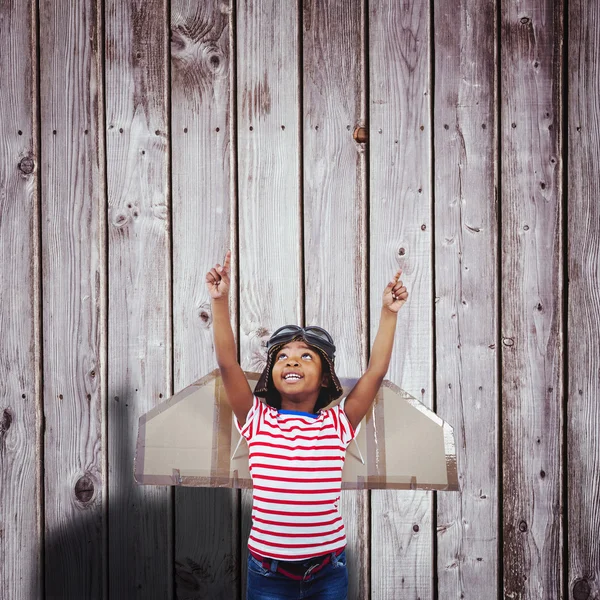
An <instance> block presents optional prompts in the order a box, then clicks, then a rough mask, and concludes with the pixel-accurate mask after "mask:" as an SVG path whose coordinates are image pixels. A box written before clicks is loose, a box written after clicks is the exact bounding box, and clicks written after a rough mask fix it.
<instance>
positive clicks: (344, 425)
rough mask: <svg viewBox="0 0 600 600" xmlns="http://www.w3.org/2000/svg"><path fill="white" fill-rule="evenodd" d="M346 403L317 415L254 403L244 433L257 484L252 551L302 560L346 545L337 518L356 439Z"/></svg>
mask: <svg viewBox="0 0 600 600" xmlns="http://www.w3.org/2000/svg"><path fill="white" fill-rule="evenodd" d="M344 401H345V398H344V400H342V402H340V404H338V405H337V406H334V407H332V408H328V409H326V410H321V411H320V412H319V414H317V415H312V414H310V413H305V412H299V411H293V410H277V409H275V408H272V407H271V406H268V405H267V404H265V403H264V402H262V401H261V400H260V399H259V398H257V397H256V396H254V402H253V404H252V408H251V409H250V412H249V413H248V416H247V418H246V422H245V423H244V426H243V427H240V423H239V421H238V420H237V419H235V423H236V426H237V428H238V430H239V432H240V433H241V434H242V435H243V436H244V438H246V440H247V441H248V449H249V465H250V475H251V477H252V484H253V496H252V500H253V501H252V529H251V531H250V538H249V540H248V548H249V549H250V550H251V551H252V552H254V553H256V554H259V555H260V556H264V557H268V558H276V559H279V560H304V559H306V558H311V557H313V556H319V555H320V554H326V553H327V552H332V551H334V550H337V549H339V548H343V547H344V546H345V545H346V532H345V529H344V523H343V521H342V516H341V514H340V511H339V501H340V492H341V487H342V469H343V466H344V459H345V458H346V448H347V446H348V444H349V443H350V442H351V441H352V439H353V438H354V437H355V436H356V434H357V433H358V430H359V429H360V425H359V426H358V428H357V429H356V431H354V429H353V428H352V425H351V424H350V421H349V420H348V417H347V416H346V413H345V412H344V410H343V403H344Z"/></svg>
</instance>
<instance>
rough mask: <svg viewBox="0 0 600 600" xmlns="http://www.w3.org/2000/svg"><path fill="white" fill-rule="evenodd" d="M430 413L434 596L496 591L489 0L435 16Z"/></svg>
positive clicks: (465, 2) (493, 110) (493, 113)
mask: <svg viewBox="0 0 600 600" xmlns="http://www.w3.org/2000/svg"><path fill="white" fill-rule="evenodd" d="M434 18H435V22H434V31H435V40H434V43H435V98H434V111H433V115H434V117H433V119H434V123H433V126H434V130H433V133H434V135H433V139H434V165H435V184H434V185H435V187H434V192H435V194H434V195H435V224H436V225H435V273H436V274H435V315H436V319H435V340H436V344H435V355H436V383H437V411H436V412H437V414H438V415H439V416H440V417H442V418H443V419H444V420H446V421H447V422H448V423H451V424H452V425H453V426H454V433H455V436H456V448H457V464H458V474H459V478H460V479H459V481H460V487H461V492H460V493H458V494H452V493H440V494H438V495H437V498H438V511H437V517H438V519H437V520H438V524H437V534H438V537H437V542H438V543H437V557H436V560H437V575H438V586H437V596H438V597H439V598H465V599H472V600H475V599H477V600H479V599H480V598H496V597H497V596H498V591H497V590H498V502H499V499H498V486H499V482H498V476H499V474H498V447H497V446H498V443H497V439H496V436H495V435H492V433H493V432H496V431H497V428H498V420H497V416H496V415H497V412H498V404H499V398H498V373H497V360H498V353H499V350H498V347H497V338H498V320H497V317H496V314H497V308H498V298H497V284H498V272H497V243H498V224H497V218H498V215H497V202H496V186H497V181H496V173H495V161H496V157H497V152H496V136H497V131H496V118H497V109H498V108H497V107H498V105H497V98H496V60H495V59H496V56H495V54H496V50H495V49H496V4H495V2H493V1H487V2H474V1H472V0H462V1H461V2H460V3H459V4H457V5H450V4H447V5H443V6H442V5H440V9H439V10H436V11H435V13H434Z"/></svg>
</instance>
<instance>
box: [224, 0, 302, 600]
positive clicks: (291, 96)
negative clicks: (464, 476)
mask: <svg viewBox="0 0 600 600" xmlns="http://www.w3.org/2000/svg"><path fill="white" fill-rule="evenodd" d="M298 13H299V11H298V6H297V4H296V3H295V2H292V1H291V0H284V1H278V0H266V1H265V2H260V3H256V2H254V1H252V0H248V1H246V0H240V2H238V11H237V18H236V20H237V117H238V177H239V180H238V186H239V215H240V220H239V257H240V263H239V273H240V275H239V290H240V303H239V310H240V338H239V339H240V350H241V356H240V362H241V365H242V368H243V369H245V370H248V371H260V370H262V368H264V359H265V357H266V356H265V348H264V347H263V345H262V344H264V343H265V341H266V339H268V337H269V335H270V334H271V333H272V332H273V331H274V330H275V329H276V328H278V327H280V326H281V325H285V324H287V323H301V322H302V319H303V311H304V299H303V291H304V290H303V268H302V237H301V202H300V125H299V123H300V65H299V46H298V38H299V31H301V29H299V28H300V27H301V24H300V23H299V22H298V16H299V15H298ZM265 338H266V339H265ZM251 505H252V494H251V492H250V491H248V490H244V491H242V529H241V546H242V552H241V556H242V558H241V566H242V571H241V577H242V598H244V597H245V594H246V564H247V562H246V561H247V541H248V534H249V532H250V525H251V523H250V517H251Z"/></svg>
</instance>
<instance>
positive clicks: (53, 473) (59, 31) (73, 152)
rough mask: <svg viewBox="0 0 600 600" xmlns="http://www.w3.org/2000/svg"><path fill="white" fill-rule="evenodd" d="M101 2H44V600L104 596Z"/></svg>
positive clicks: (41, 37)
mask: <svg viewBox="0 0 600 600" xmlns="http://www.w3.org/2000/svg"><path fill="white" fill-rule="evenodd" d="M101 6H102V3H100V2H96V1H95V0H82V1H81V2H77V3H76V4H66V3H55V2H49V1H46V0H44V1H42V2H40V3H39V9H40V19H39V28H40V30H39V44H40V97H41V98H42V99H43V101H42V103H41V106H40V118H41V132H40V133H41V140H40V142H41V153H42V162H41V164H40V176H41V182H42V184H41V185H42V187H41V219H42V231H41V233H42V248H41V252H42V291H43V297H42V315H43V329H42V339H43V346H42V351H43V365H42V368H43V373H44V414H45V437H44V490H45V492H44V500H45V593H46V597H48V598H62V599H71V598H72V599H74V600H75V599H81V598H89V599H93V600H95V599H100V598H102V597H103V595H104V594H105V593H106V588H105V583H104V581H105V567H106V562H105V561H106V555H105V552H104V543H105V535H104V533H105V531H106V522H105V520H104V515H103V512H104V509H105V506H104V502H105V498H106V480H105V449H106V441H105V439H104V436H103V431H104V428H105V407H106V376H107V375H106V363H105V360H104V356H105V355H106V350H107V347H106V344H107V341H106V331H107V306H106V301H105V293H106V278H105V271H106V264H105V258H104V256H105V252H106V224H105V213H106V205H105V200H104V198H105V189H104V178H103V165H104V145H103V132H102V123H103V111H104V108H103V105H102V97H103V91H102V70H101V69H102V50H101V48H102V46H101V45H102V40H103V32H102V24H101V23H102V14H101Z"/></svg>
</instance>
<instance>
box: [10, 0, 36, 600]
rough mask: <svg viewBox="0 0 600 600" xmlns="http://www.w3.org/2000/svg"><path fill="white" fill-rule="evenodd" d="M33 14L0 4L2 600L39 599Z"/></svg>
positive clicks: (17, 5) (20, 6)
mask: <svg viewBox="0 0 600 600" xmlns="http://www.w3.org/2000/svg"><path fill="white" fill-rule="evenodd" d="M36 18H37V15H36V12H35V11H34V10H33V9H32V6H31V4H30V3H28V2H18V3H9V4H6V3H3V4H2V5H0V81H2V86H1V88H0V123H2V143H1V144H0V281H2V285H1V286H0V331H1V332H2V342H1V344H0V565H2V566H1V567H0V598H11V599H13V600H28V599H29V598H38V597H39V596H40V594H41V592H42V587H41V586H42V569H41V564H42V563H41V560H42V556H43V555H42V537H41V526H42V522H41V508H42V507H41V483H42V482H41V467H42V464H41V459H42V454H41V431H40V429H41V416H42V412H41V407H42V395H41V392H42V390H41V385H42V380H41V375H42V373H41V364H40V346H39V336H40V309H41V307H40V302H39V292H40V272H39V267H38V265H39V258H40V257H39V252H40V247H39V242H38V240H39V228H40V223H39V219H38V191H39V181H38V169H39V139H38V135H37V117H38V114H37V113H38V110H39V107H38V102H37V69H38V67H37V62H36V61H37V57H36V48H35V34H36Z"/></svg>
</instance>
